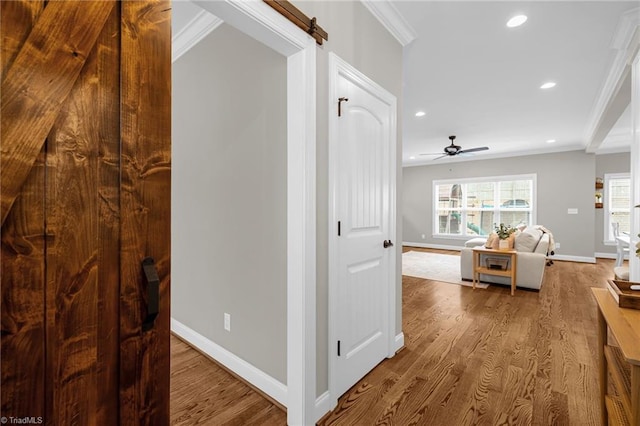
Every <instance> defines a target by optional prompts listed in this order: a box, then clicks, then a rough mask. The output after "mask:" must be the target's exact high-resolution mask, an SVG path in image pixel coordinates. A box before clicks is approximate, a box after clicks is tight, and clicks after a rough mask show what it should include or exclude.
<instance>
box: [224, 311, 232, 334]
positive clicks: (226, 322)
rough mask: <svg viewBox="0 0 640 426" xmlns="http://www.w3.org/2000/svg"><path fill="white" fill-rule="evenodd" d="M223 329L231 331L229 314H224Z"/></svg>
mask: <svg viewBox="0 0 640 426" xmlns="http://www.w3.org/2000/svg"><path fill="white" fill-rule="evenodd" d="M224 329H225V330H227V331H231V314H228V313H226V312H225V313H224Z"/></svg>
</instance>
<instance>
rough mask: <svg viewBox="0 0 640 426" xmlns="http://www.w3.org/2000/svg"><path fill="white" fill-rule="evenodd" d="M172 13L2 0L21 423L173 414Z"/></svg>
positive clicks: (4, 350)
mask: <svg viewBox="0 0 640 426" xmlns="http://www.w3.org/2000/svg"><path fill="white" fill-rule="evenodd" d="M170 8H171V5H170V2H169V1H168V0H167V1H164V0H150V1H123V2H118V1H114V0H104V1H34V0H19V1H1V2H0V18H1V22H0V36H1V38H0V41H1V51H0V54H1V72H2V75H1V88H0V95H1V113H0V115H1V117H0V118H1V123H0V133H1V134H0V137H1V142H0V155H1V157H0V200H1V217H2V229H1V232H2V234H1V250H2V251H1V256H2V258H1V269H0V273H1V284H0V285H1V296H2V299H1V307H0V309H1V311H0V314H1V331H2V337H1V347H0V352H1V353H0V356H1V358H0V364H1V377H0V380H1V389H0V390H1V403H2V405H1V407H0V416H3V417H5V418H7V419H9V418H10V417H13V418H20V419H24V418H25V417H30V418H32V419H28V420H31V421H35V422H37V421H38V420H39V419H41V420H42V422H43V423H45V424H49V425H116V424H122V425H142V424H146V425H163V424H168V422H169V401H168V400H169V321H170V313H169V308H170V306H169V299H170V294H169V281H170V278H169V277H170V181H171V178H170V172H171V157H170V154H171V141H170V138H171V129H170V123H171V110H170V108H171V75H170V72H171V18H170V16H171V11H170ZM146 257H152V258H153V259H154V260H155V266H156V268H157V275H158V280H154V279H153V278H154V277H153V276H152V275H153V274H152V271H151V269H148V271H149V272H150V273H151V276H150V278H149V280H147V276H146V275H145V273H144V271H143V268H142V266H141V262H142V261H143V259H145V258H146ZM154 281H155V282H158V281H159V285H158V286H157V287H159V295H158V300H159V314H158V316H157V318H156V319H155V323H154V325H153V327H149V329H148V330H146V331H145V330H143V327H142V323H143V321H144V320H145V318H146V317H147V314H148V309H149V306H153V301H154V300H153V299H154V298H155V295H154V294H153V290H154V287H156V285H154ZM149 282H151V284H149ZM7 421H8V422H10V421H11V420H10V419H9V420H7Z"/></svg>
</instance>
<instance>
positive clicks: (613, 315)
mask: <svg viewBox="0 0 640 426" xmlns="http://www.w3.org/2000/svg"><path fill="white" fill-rule="evenodd" d="M591 291H592V292H593V295H594V296H595V298H596V302H597V303H598V353H599V358H600V398H601V399H600V404H601V409H602V412H601V414H602V419H601V423H602V424H603V425H607V424H609V425H631V426H640V310H636V309H626V308H620V307H618V304H617V303H616V301H615V299H614V298H613V297H612V296H611V294H609V291H608V290H607V289H604V288H592V289H591ZM610 337H612V338H613V339H610ZM610 340H611V341H612V342H615V344H611V345H610V344H609V341H610ZM610 380H611V382H612V383H610V382H609V381H610ZM611 384H613V386H614V387H615V392H610V388H611V386H610V385H611Z"/></svg>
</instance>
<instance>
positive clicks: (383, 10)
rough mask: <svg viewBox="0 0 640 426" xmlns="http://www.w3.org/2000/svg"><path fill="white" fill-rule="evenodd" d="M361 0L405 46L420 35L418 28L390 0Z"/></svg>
mask: <svg viewBox="0 0 640 426" xmlns="http://www.w3.org/2000/svg"><path fill="white" fill-rule="evenodd" d="M361 2H362V4H363V5H364V7H366V8H367V9H368V10H369V12H371V14H372V15H373V16H375V17H376V19H377V20H378V21H380V23H381V24H382V25H383V26H384V27H385V28H386V29H387V31H389V32H390V33H391V35H393V36H394V37H395V39H396V40H398V42H399V43H400V44H401V45H402V46H403V47H404V46H406V45H408V44H409V43H411V42H412V41H413V40H415V39H416V38H417V37H418V34H417V33H416V30H414V29H413V27H412V26H411V25H409V23H408V22H407V20H406V19H404V17H403V16H402V14H400V12H398V9H396V7H395V6H394V5H393V3H392V2H391V1H390V0H361Z"/></svg>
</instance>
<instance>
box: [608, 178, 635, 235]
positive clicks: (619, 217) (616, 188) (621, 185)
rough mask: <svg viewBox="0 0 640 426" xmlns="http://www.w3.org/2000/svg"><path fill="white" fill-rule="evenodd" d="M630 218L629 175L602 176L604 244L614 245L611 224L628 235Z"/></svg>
mask: <svg viewBox="0 0 640 426" xmlns="http://www.w3.org/2000/svg"><path fill="white" fill-rule="evenodd" d="M630 217H631V180H630V178H629V173H608V174H605V175H604V242H605V243H609V244H615V239H614V238H613V224H614V223H617V224H618V229H619V231H620V232H626V233H629V231H630V230H631V229H630V226H631V225H630V222H629V220H630Z"/></svg>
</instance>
